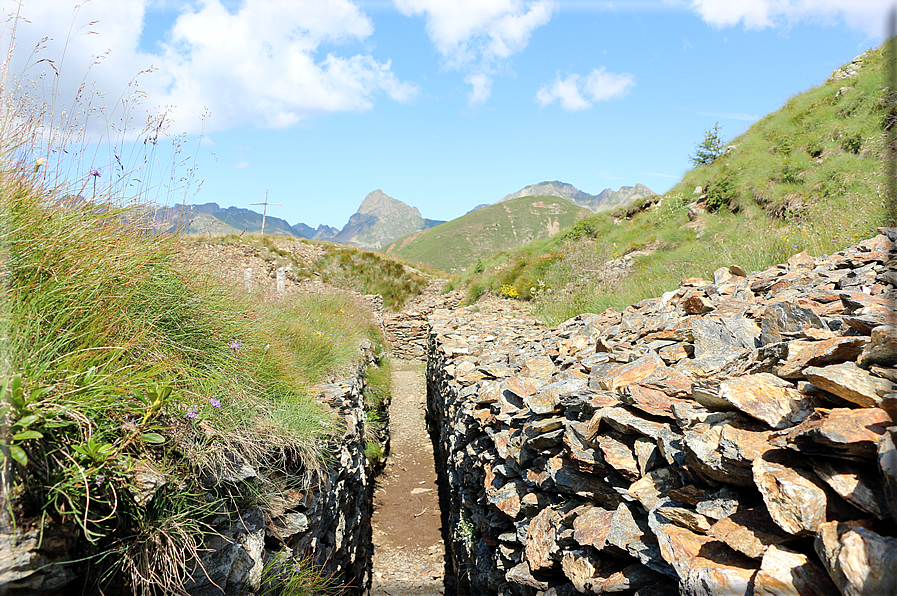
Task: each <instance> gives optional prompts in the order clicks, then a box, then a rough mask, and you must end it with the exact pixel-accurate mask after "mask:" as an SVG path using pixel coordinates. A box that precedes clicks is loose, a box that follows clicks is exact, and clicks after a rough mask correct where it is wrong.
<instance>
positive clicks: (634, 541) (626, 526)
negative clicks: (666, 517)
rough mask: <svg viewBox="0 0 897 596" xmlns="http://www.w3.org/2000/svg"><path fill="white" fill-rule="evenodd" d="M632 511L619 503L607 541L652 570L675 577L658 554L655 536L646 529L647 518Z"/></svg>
mask: <svg viewBox="0 0 897 596" xmlns="http://www.w3.org/2000/svg"><path fill="white" fill-rule="evenodd" d="M632 511H633V509H632V508H631V506H630V505H627V504H626V503H620V505H619V507H617V510H616V512H614V518H613V521H612V522H611V526H610V531H609V532H608V534H607V543H608V544H610V545H613V546H616V547H617V548H619V549H620V550H621V551H623V552H625V553H627V554H628V555H629V556H631V557H634V558H636V559H638V560H639V561H641V563H642V564H643V565H646V566H647V567H649V568H651V569H653V570H654V571H658V572H660V573H663V574H665V575H669V576H671V577H675V575H674V571H673V570H672V569H671V568H670V566H669V565H668V564H667V563H666V562H665V561H664V560H663V558H662V557H661V556H660V550H659V549H658V546H657V538H656V537H655V536H654V534H653V533H652V532H651V531H650V530H649V529H648V523H647V520H645V519H644V518H643V517H642V516H641V515H640V516H639V517H635V516H633V514H632Z"/></svg>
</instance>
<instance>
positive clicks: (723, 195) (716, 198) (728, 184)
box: [706, 168, 738, 212]
mask: <svg viewBox="0 0 897 596" xmlns="http://www.w3.org/2000/svg"><path fill="white" fill-rule="evenodd" d="M706 193H707V210H708V211H711V212H713V211H719V210H720V209H728V208H729V205H731V204H732V203H733V202H734V201H735V199H736V198H737V197H738V192H737V190H736V188H735V180H734V176H733V175H732V173H731V172H730V171H729V170H728V168H724V169H723V170H722V171H721V172H720V173H719V174H717V176H716V178H714V179H713V181H712V182H711V183H710V184H708V185H707V190H706Z"/></svg>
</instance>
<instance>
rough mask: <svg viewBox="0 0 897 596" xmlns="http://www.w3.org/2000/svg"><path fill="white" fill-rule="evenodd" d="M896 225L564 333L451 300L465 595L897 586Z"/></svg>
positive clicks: (446, 354)
mask: <svg viewBox="0 0 897 596" xmlns="http://www.w3.org/2000/svg"><path fill="white" fill-rule="evenodd" d="M881 231H882V232H883V234H890V238H889V237H888V236H886V235H879V236H877V237H875V238H872V239H870V240H867V241H865V242H863V243H861V244H859V245H857V246H854V247H851V248H849V249H847V250H845V251H842V252H839V253H836V254H834V255H831V256H824V257H816V258H813V257H810V256H808V255H807V254H805V253H801V254H799V255H795V256H794V257H792V258H791V259H789V261H788V263H787V264H783V265H779V266H776V267H772V268H769V269H767V270H765V271H762V272H757V273H752V274H750V275H745V273H744V272H743V271H741V270H740V269H739V268H737V267H730V268H728V269H720V270H718V271H717V272H716V273H715V274H714V279H713V281H707V280H702V279H687V280H683V281H682V283H681V284H680V287H679V288H678V289H677V290H675V291H672V292H669V293H667V294H664V295H663V296H662V297H660V298H654V299H649V300H645V301H643V302H641V303H639V304H637V305H634V306H630V307H628V308H627V309H625V310H624V311H623V312H618V311H614V310H608V311H606V312H604V313H602V314H584V315H580V316H578V317H576V318H574V319H571V320H569V321H567V322H565V323H563V324H562V325H560V326H558V327H557V328H553V329H548V328H545V327H543V326H540V325H539V324H537V323H536V322H535V321H532V320H530V319H527V318H526V317H524V316H520V315H513V314H512V315H508V314H505V313H504V311H503V310H502V309H500V308H491V307H489V306H481V307H480V309H479V311H478V312H474V310H475V309H470V308H465V309H458V310H455V311H437V312H436V313H434V314H433V315H432V316H431V317H430V332H429V341H428V358H429V359H428V366H427V380H428V419H429V424H430V430H431V434H432V436H433V437H434V442H435V443H436V446H437V457H439V458H441V460H442V463H443V465H442V468H443V471H442V477H441V479H440V480H441V484H442V486H441V490H442V491H443V495H442V497H443V502H444V503H448V505H449V511H448V512H444V513H445V515H447V518H448V520H449V523H448V526H449V527H448V528H447V529H446V534H448V535H450V536H451V545H450V546H451V556H452V560H453V565H454V571H455V573H456V577H457V582H458V593H459V594H461V595H468V594H470V595H476V596H485V595H493V594H501V595H511V594H514V595H535V594H544V595H565V594H578V593H582V594H600V593H606V592H613V593H625V594H633V593H634V594H638V595H639V596H649V595H658V596H660V595H663V594H675V593H681V594H693V595H717V594H726V595H732V594H758V595H769V596H771V595H778V596H782V595H786V594H801V595H823V596H825V595H837V594H844V595H859V594H897V573H894V571H895V570H897V524H895V521H897V451H895V447H894V444H895V441H897V426H895V425H894V423H893V421H892V420H893V419H895V418H892V417H897V393H895V383H897V370H895V368H894V363H895V362H897V330H895V327H893V326H891V325H893V321H894V315H895V312H894V310H893V304H894V298H895V297H897V296H895V294H897V289H895V286H897V271H895V267H894V265H895V255H894V253H893V252H892V242H891V241H892V240H894V239H897V234H895V232H897V230H894V229H883V230H881ZM888 323H891V325H889V324H888Z"/></svg>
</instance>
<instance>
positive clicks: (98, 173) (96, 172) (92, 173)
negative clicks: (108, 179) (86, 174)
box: [90, 168, 103, 178]
mask: <svg viewBox="0 0 897 596" xmlns="http://www.w3.org/2000/svg"><path fill="white" fill-rule="evenodd" d="M90 175H91V176H93V177H94V178H99V177H100V176H102V175H103V173H102V172H100V171H99V170H98V169H96V168H94V169H92V170H91V171H90Z"/></svg>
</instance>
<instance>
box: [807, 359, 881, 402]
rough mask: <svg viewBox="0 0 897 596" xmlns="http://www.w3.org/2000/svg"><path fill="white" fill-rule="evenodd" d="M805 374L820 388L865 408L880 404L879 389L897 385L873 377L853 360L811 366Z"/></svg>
mask: <svg viewBox="0 0 897 596" xmlns="http://www.w3.org/2000/svg"><path fill="white" fill-rule="evenodd" d="M804 376H805V377H807V380H808V381H810V382H811V383H813V384H814V385H815V386H817V387H819V388H820V389H824V390H826V391H828V392H829V393H834V394H835V395H837V396H838V397H840V398H842V399H846V400H847V401H849V402H852V403H855V404H858V405H860V406H862V407H864V408H872V407H875V406H877V405H878V404H879V402H880V401H881V397H879V395H878V393H877V391H878V390H879V389H882V390H884V391H892V390H894V388H895V387H897V386H895V385H894V383H891V382H890V381H887V380H885V379H880V378H878V377H873V376H872V375H870V374H869V373H868V372H866V371H865V370H863V369H861V368H860V367H859V366H857V365H856V364H854V363H853V362H845V363H843V364H834V365H831V366H826V367H823V368H818V367H815V366H811V367H809V368H807V369H805V370H804Z"/></svg>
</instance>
